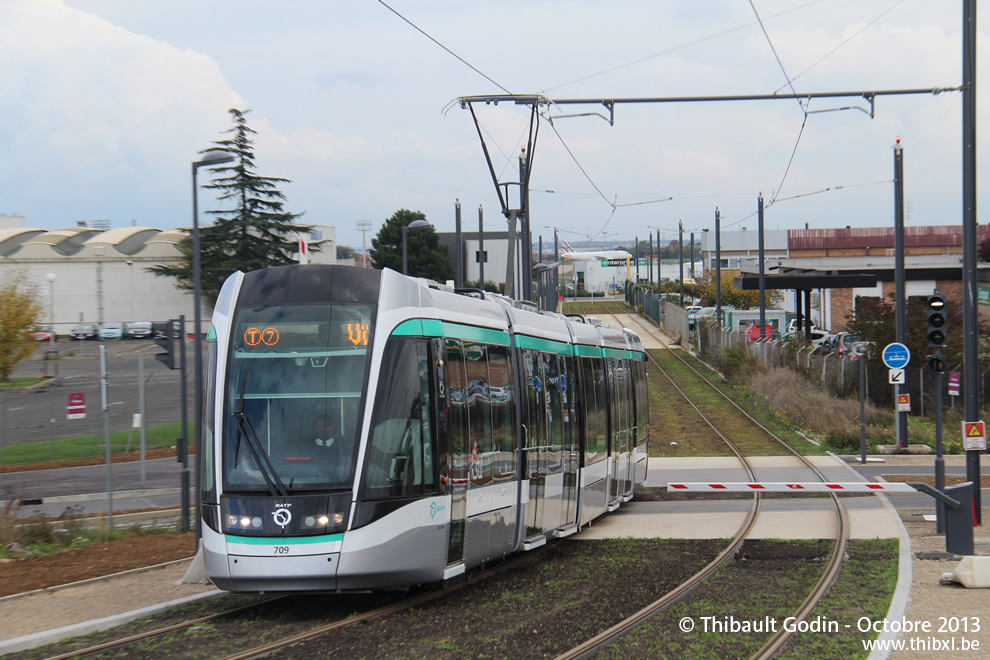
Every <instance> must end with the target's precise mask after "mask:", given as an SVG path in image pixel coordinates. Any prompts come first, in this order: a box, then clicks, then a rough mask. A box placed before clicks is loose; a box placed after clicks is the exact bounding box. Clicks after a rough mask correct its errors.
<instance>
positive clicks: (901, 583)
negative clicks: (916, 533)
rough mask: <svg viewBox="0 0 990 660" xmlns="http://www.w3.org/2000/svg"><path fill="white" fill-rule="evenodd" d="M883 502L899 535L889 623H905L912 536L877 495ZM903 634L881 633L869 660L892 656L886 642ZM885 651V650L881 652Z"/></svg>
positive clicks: (884, 499) (885, 499)
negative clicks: (895, 522)
mask: <svg viewBox="0 0 990 660" xmlns="http://www.w3.org/2000/svg"><path fill="white" fill-rule="evenodd" d="M829 456H831V457H832V458H834V459H835V460H836V461H837V462H838V463H840V464H842V466H843V467H845V469H846V470H848V471H849V472H850V474H852V475H853V476H854V477H855V481H861V480H862V479H863V476H862V475H861V474H859V473H858V472H856V470H854V469H852V467H851V466H850V465H849V464H848V463H846V462H845V461H844V460H843V459H842V457H841V456H838V455H836V454H833V453H832V452H829ZM876 495H877V496H878V497H879V498H880V501H881V502H883V506H884V508H885V509H887V512H888V513H889V514H890V515H891V516H892V517H893V518H894V519H895V520H896V521H897V534H898V541H899V543H898V546H899V548H898V552H897V586H896V587H894V595H893V596H892V597H891V599H890V607H889V608H887V620H888V621H903V620H904V617H905V615H906V614H907V606H908V602H910V600H911V583H912V582H913V581H914V574H913V572H912V568H911V567H912V561H913V559H912V557H911V535H910V534H908V531H907V528H906V527H905V526H904V522H903V521H902V520H901V516H900V515H899V514H898V513H897V509H895V508H894V505H893V504H891V503H890V499H889V498H888V497H887V496H886V495H884V494H883V493H876ZM900 635H901V633H899V632H893V631H892V630H885V631H884V632H882V633H880V635H879V636H878V637H877V642H878V644H877V645H876V647H875V648H874V650H873V651H871V652H870V655H869V660H884V659H886V658H888V657H889V656H890V650H889V646H890V645H889V644H885V643H884V642H886V641H888V640H890V641H893V640H895V639H897V638H898V637H900ZM880 649H884V650H880Z"/></svg>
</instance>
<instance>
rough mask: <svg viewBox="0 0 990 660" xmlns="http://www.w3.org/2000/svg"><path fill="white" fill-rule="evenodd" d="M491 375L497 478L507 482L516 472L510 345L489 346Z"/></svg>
mask: <svg viewBox="0 0 990 660" xmlns="http://www.w3.org/2000/svg"><path fill="white" fill-rule="evenodd" d="M488 373H489V374H490V376H491V397H490V398H491V406H492V443H493V444H492V457H493V459H494V463H493V478H494V479H495V480H496V481H506V480H511V479H512V478H514V476H515V473H516V461H515V456H516V454H515V448H516V447H515V435H516V434H515V409H516V408H515V401H514V400H513V399H514V396H513V392H512V362H511V361H510V360H509V347H508V346H489V347H488Z"/></svg>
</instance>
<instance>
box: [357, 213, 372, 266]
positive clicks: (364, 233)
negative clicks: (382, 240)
mask: <svg viewBox="0 0 990 660" xmlns="http://www.w3.org/2000/svg"><path fill="white" fill-rule="evenodd" d="M369 229H371V220H358V221H357V230H358V231H359V232H361V254H362V255H364V259H362V260H361V261H362V265H363V267H364V268H367V267H368V230H369Z"/></svg>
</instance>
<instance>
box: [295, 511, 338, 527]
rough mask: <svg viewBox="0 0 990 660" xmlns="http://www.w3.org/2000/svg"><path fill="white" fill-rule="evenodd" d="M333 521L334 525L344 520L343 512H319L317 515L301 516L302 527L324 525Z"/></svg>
mask: <svg viewBox="0 0 990 660" xmlns="http://www.w3.org/2000/svg"><path fill="white" fill-rule="evenodd" d="M331 520H332V521H333V524H334V525H340V524H341V523H343V522H344V514H342V513H334V514H325V513H323V514H320V515H317V516H306V517H305V518H303V521H302V522H303V527H326V526H327V525H329V524H331V523H330V521H331Z"/></svg>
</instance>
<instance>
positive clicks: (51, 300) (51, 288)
mask: <svg viewBox="0 0 990 660" xmlns="http://www.w3.org/2000/svg"><path fill="white" fill-rule="evenodd" d="M45 279H46V280H48V321H49V323H50V324H51V326H50V327H51V329H52V343H53V344H54V343H55V338H56V337H57V336H58V335H57V333H56V332H55V273H48V274H47V275H45Z"/></svg>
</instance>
